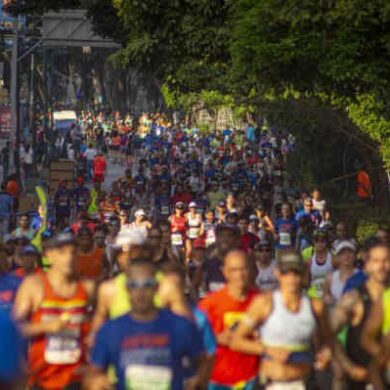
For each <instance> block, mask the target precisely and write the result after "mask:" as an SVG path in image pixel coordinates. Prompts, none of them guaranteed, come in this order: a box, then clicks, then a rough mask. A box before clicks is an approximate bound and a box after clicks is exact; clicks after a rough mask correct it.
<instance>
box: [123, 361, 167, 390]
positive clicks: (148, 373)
mask: <svg viewBox="0 0 390 390" xmlns="http://www.w3.org/2000/svg"><path fill="white" fill-rule="evenodd" d="M125 375H126V390H151V389H153V390H170V389H171V387H172V370H171V369H170V368H169V367H162V366H144V365H130V366H127V367H126V374H125Z"/></svg>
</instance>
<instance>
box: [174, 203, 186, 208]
mask: <svg viewBox="0 0 390 390" xmlns="http://www.w3.org/2000/svg"><path fill="white" fill-rule="evenodd" d="M175 207H176V208H177V209H184V207H185V204H184V203H183V202H176V204H175Z"/></svg>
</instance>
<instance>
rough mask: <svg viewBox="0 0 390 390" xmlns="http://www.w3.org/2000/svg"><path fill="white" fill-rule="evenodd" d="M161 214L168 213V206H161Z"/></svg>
mask: <svg viewBox="0 0 390 390" xmlns="http://www.w3.org/2000/svg"><path fill="white" fill-rule="evenodd" d="M161 214H162V215H168V214H169V206H161Z"/></svg>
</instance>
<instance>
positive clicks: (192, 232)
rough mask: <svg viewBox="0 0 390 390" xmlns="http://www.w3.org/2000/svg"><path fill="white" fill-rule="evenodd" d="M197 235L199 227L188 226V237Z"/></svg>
mask: <svg viewBox="0 0 390 390" xmlns="http://www.w3.org/2000/svg"><path fill="white" fill-rule="evenodd" d="M198 235H199V228H190V229H189V230H188V237H189V238H198Z"/></svg>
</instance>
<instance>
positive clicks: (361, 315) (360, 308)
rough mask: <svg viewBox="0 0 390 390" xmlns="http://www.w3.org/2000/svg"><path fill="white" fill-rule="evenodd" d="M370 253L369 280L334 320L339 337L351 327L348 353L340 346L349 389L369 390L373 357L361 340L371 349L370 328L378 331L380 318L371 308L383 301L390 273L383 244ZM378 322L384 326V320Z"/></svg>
mask: <svg viewBox="0 0 390 390" xmlns="http://www.w3.org/2000/svg"><path fill="white" fill-rule="evenodd" d="M367 251H368V257H367V260H366V262H365V265H364V269H365V273H366V274H367V276H368V279H367V280H366V281H365V282H363V284H362V285H361V286H359V287H357V288H355V289H351V290H350V291H348V292H347V293H346V294H344V296H343V297H342V298H341V299H340V301H339V302H338V304H337V306H336V308H335V311H334V312H333V315H332V317H331V320H332V322H333V324H332V325H333V331H334V333H335V334H337V333H338V332H340V331H342V329H343V327H345V326H347V331H346V332H347V334H346V343H345V352H344V350H343V349H342V348H340V346H339V348H340V349H341V353H343V354H345V363H344V366H343V368H344V371H345V372H346V374H347V389H348V390H355V389H356V390H360V389H366V386H367V384H368V370H367V368H368V367H369V365H370V361H371V357H370V355H369V354H368V353H367V352H366V351H365V350H364V349H363V348H362V346H361V345H360V344H359V342H357V341H358V340H362V343H363V346H365V345H367V342H368V348H367V349H368V350H371V349H370V345H371V344H372V341H371V339H370V328H371V329H375V328H374V327H372V326H371V321H374V320H376V321H377V317H375V318H374V317H373V316H371V309H372V307H373V306H374V304H375V302H381V297H382V294H383V291H384V290H385V288H386V284H387V279H388V275H389V272H390V258H389V253H388V250H387V248H385V247H384V245H383V244H381V243H378V242H376V243H374V244H373V245H370V246H369V247H368V248H367ZM377 322H379V326H380V325H381V320H380V319H379V321H377ZM366 325H367V327H368V329H367V332H368V333H366V334H365V335H364V334H363V329H364V327H365V326H366ZM373 325H375V323H373ZM376 326H377V325H376ZM377 329H378V330H379V328H377ZM367 336H368V338H367ZM362 337H364V338H362ZM375 345H376V346H375ZM375 348H377V350H378V346H377V343H376V341H374V350H375ZM339 381H340V382H341V383H344V382H345V378H343V377H341V378H340V380H339Z"/></svg>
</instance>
